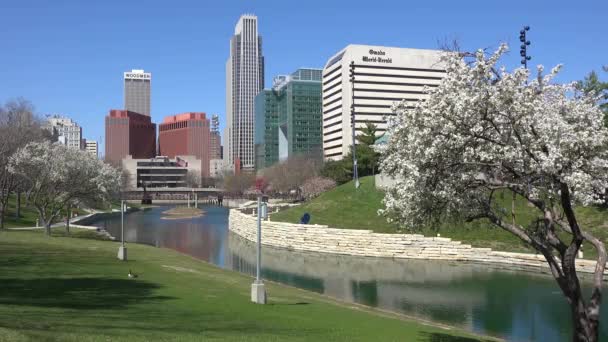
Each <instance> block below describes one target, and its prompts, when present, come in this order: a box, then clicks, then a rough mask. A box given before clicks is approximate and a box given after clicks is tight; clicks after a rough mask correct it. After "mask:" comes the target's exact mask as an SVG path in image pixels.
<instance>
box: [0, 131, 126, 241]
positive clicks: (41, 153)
mask: <svg viewBox="0 0 608 342" xmlns="http://www.w3.org/2000/svg"><path fill="white" fill-rule="evenodd" d="M9 171H10V172H13V173H14V174H17V175H19V176H21V177H23V178H24V179H26V180H27V193H26V195H27V200H28V201H29V203H30V204H31V205H33V206H34V207H35V208H36V210H37V211H38V216H39V218H40V222H41V224H42V225H43V226H44V227H45V232H46V234H47V235H50V233H51V224H52V222H53V220H55V219H56V218H57V217H58V216H59V215H60V213H61V210H62V209H64V208H66V207H67V208H69V207H70V206H71V205H72V204H73V203H78V202H89V203H91V202H96V201H108V200H110V198H111V196H113V195H114V194H116V193H117V192H118V189H119V186H120V178H121V175H120V172H119V171H118V170H116V169H115V168H113V167H112V166H110V165H108V164H106V163H104V162H103V161H101V160H99V159H97V158H95V157H94V156H92V155H91V154H89V153H88V152H86V151H81V150H75V149H70V148H67V147H66V146H64V145H61V144H57V143H50V142H34V143H29V144H27V145H26V146H24V147H22V148H21V149H19V150H18V151H17V152H15V153H14V154H13V155H12V156H11V158H10V162H9Z"/></svg>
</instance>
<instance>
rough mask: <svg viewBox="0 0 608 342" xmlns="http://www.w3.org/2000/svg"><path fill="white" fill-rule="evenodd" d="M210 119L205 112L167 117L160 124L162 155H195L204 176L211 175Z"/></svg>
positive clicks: (170, 156) (159, 138) (160, 150)
mask: <svg viewBox="0 0 608 342" xmlns="http://www.w3.org/2000/svg"><path fill="white" fill-rule="evenodd" d="M209 126H210V125H209V119H207V116H206V114H205V113H194V112H191V113H182V114H177V115H172V116H168V117H165V119H164V120H163V122H162V123H161V124H160V125H158V145H159V146H158V147H159V148H158V150H159V153H160V155H162V156H165V157H169V158H175V157H176V156H195V157H196V158H198V159H199V160H200V163H201V165H200V168H199V169H200V172H201V177H202V178H207V177H209V173H210V169H209V159H210V158H209V147H210V146H209V135H210V134H209Z"/></svg>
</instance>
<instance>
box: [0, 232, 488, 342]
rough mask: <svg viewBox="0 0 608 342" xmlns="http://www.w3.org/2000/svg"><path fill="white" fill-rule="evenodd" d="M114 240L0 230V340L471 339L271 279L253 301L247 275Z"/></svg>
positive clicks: (250, 280)
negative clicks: (119, 255) (122, 249)
mask: <svg viewBox="0 0 608 342" xmlns="http://www.w3.org/2000/svg"><path fill="white" fill-rule="evenodd" d="M58 231H59V230H58ZM117 248H118V244H117V243H115V242H109V241H97V240H87V239H74V238H69V237H45V236H44V235H43V234H42V233H41V232H39V231H2V232H0V317H2V319H0V341H79V342H80V341H151V340H162V341H203V340H204V341H208V340H238V341H292V340H293V341H454V342H456V341H460V342H466V341H469V342H471V341H479V338H478V337H474V336H471V335H468V334H466V333H464V332H462V331H460V330H458V329H442V328H438V327H435V326H431V325H426V324H422V323H420V322H416V321H411V320H407V319H405V318H403V317H401V316H397V315H392V314H387V313H382V312H378V311H374V310H372V309H367V308H364V307H361V306H357V305H353V304H345V303H340V302H336V301H333V300H331V299H329V298H327V297H324V296H321V295H317V294H314V293H311V292H306V291H302V290H298V289H295V288H291V287H285V286H280V285H277V284H273V283H269V284H267V291H268V293H269V304H268V305H256V304H252V303H250V298H249V296H250V293H249V291H250V284H251V282H252V279H251V278H250V277H248V276H245V275H241V274H238V273H235V272H230V271H226V270H222V269H219V268H216V267H214V266H212V265H210V264H207V263H204V262H201V261H198V260H195V259H193V258H190V257H188V256H185V255H181V254H179V253H177V252H174V251H171V250H167V249H158V248H154V247H150V246H143V245H137V244H130V245H128V252H129V261H128V262H122V261H119V260H117V259H116V252H117ZM129 269H131V270H133V272H134V273H137V274H138V278H136V279H129V278H128V277H127V273H128V271H129Z"/></svg>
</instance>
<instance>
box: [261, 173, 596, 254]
mask: <svg viewBox="0 0 608 342" xmlns="http://www.w3.org/2000/svg"><path fill="white" fill-rule="evenodd" d="M361 184H362V185H361V187H360V188H359V189H357V190H355V187H354V185H353V183H352V182H349V183H346V184H343V185H341V186H339V187H337V188H335V189H333V190H331V191H328V192H326V193H323V194H322V195H321V196H319V197H317V198H315V199H313V200H311V201H309V202H307V203H304V204H302V205H300V206H297V207H293V208H290V209H286V210H283V211H281V212H279V213H274V214H272V216H271V218H272V220H273V221H283V222H292V223H298V222H299V220H300V218H301V217H302V215H303V214H304V213H306V212H307V213H309V214H310V215H311V221H310V223H311V224H326V225H329V226H331V227H335V228H347V229H371V230H373V231H375V232H379V233H396V232H405V231H407V230H406V229H404V227H399V226H398V225H397V224H391V223H388V222H387V221H386V219H385V218H384V217H381V216H378V215H377V212H378V209H381V208H382V198H383V197H384V193H383V192H382V191H380V190H377V189H376V188H375V186H374V178H373V177H364V178H362V179H361ZM498 200H499V202H500V203H502V205H503V206H504V207H505V208H507V210H509V211H510V210H511V195H510V194H507V193H505V194H503V195H502V196H500V197H499V199H498ZM515 211H516V215H517V222H518V223H520V224H526V225H527V224H528V223H529V222H531V221H533V220H534V218H536V217H538V215H539V212H538V211H537V210H536V209H534V208H532V207H530V206H529V205H528V203H527V202H526V201H525V200H524V199H522V198H518V199H517V200H516V205H515ZM576 213H577V217H578V220H579V223H580V224H581V226H582V227H584V228H585V229H589V231H591V232H593V234H595V235H596V236H597V237H598V238H600V239H602V240H603V241H604V242H608V210H606V209H602V208H596V207H578V208H576ZM419 232H420V233H422V234H425V235H427V236H434V235H436V234H437V233H439V234H441V236H442V237H450V238H452V239H454V240H459V241H463V242H465V243H469V244H471V245H473V246H477V247H490V248H493V249H495V250H502V251H514V252H533V250H532V249H530V248H528V247H527V246H525V245H524V244H523V243H522V242H520V240H519V239H517V238H516V237H515V236H513V235H512V234H510V233H508V232H505V231H504V230H501V229H499V228H496V227H495V226H493V225H492V224H490V223H489V222H488V221H486V220H479V221H475V222H470V223H466V222H445V223H443V224H441V226H439V227H433V228H432V229H431V228H425V229H422V230H420V231H419ZM583 251H584V253H585V257H586V258H593V257H595V255H596V254H595V252H594V251H593V250H592V248H585V247H583Z"/></svg>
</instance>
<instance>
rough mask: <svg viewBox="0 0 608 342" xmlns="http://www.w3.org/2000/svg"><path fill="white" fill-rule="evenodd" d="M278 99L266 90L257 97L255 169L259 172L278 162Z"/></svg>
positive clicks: (270, 91)
mask: <svg viewBox="0 0 608 342" xmlns="http://www.w3.org/2000/svg"><path fill="white" fill-rule="evenodd" d="M277 105H278V97H277V96H275V95H274V94H273V91H272V90H268V89H264V90H262V91H261V92H260V93H259V94H258V95H257V96H256V97H255V137H254V141H255V167H256V169H257V170H260V169H263V168H265V167H268V166H270V165H272V164H274V163H276V162H277V161H278V151H279V134H278V131H277V127H278V122H279V112H278V106H277Z"/></svg>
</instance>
